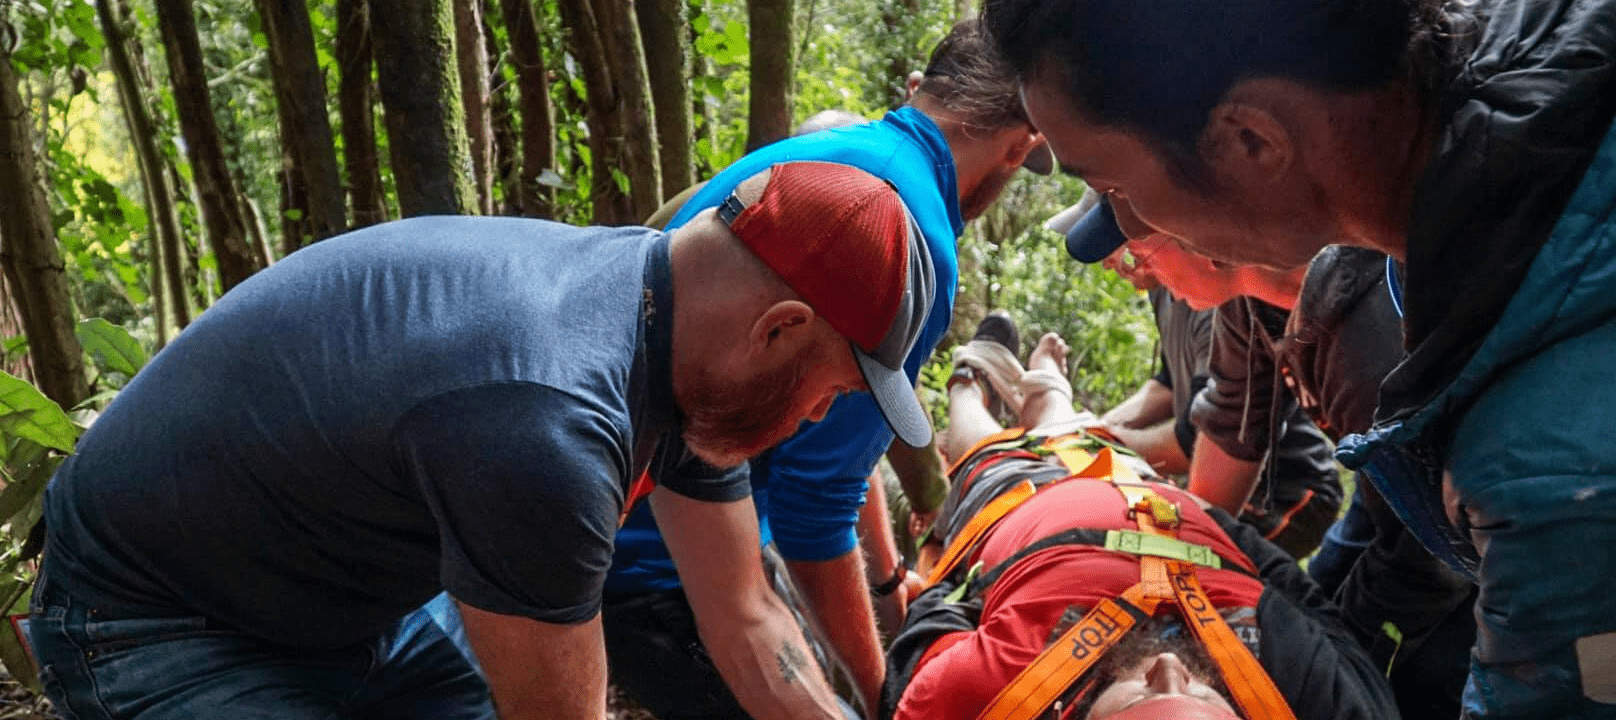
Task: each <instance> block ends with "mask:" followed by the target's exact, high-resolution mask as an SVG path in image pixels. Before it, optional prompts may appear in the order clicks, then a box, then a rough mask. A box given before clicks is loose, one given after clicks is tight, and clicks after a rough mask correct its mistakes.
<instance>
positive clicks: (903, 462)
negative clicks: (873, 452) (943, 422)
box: [887, 434, 948, 515]
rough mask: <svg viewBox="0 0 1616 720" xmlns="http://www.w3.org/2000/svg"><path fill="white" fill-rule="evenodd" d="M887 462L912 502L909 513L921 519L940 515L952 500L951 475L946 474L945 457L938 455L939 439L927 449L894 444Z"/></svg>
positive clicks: (935, 438) (934, 437)
mask: <svg viewBox="0 0 1616 720" xmlns="http://www.w3.org/2000/svg"><path fill="white" fill-rule="evenodd" d="M887 461H888V462H890V463H892V470H893V472H896V473H897V474H898V484H899V485H901V486H903V494H904V496H905V497H908V498H909V509H911V510H913V511H914V512H915V513H917V514H920V515H926V514H930V513H935V512H937V509H938V508H940V507H942V506H943V501H944V500H945V499H947V498H948V475H947V474H945V473H944V472H943V470H944V468H943V456H942V455H940V454H938V453H937V437H936V435H935V434H934V435H933V436H932V441H931V444H929V445H927V446H926V447H923V448H912V447H909V446H908V445H905V444H903V443H901V442H893V443H892V446H891V447H889V448H887Z"/></svg>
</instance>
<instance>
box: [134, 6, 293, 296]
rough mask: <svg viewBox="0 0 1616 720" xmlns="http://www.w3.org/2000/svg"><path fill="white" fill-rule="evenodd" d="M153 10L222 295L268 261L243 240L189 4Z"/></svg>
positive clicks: (233, 186)
mask: <svg viewBox="0 0 1616 720" xmlns="http://www.w3.org/2000/svg"><path fill="white" fill-rule="evenodd" d="M156 6H157V24H158V26H159V27H160V28H161V30H162V34H163V46H164V49H165V50H166V53H165V54H166V55H167V56H168V78H169V82H170V83H171V84H172V85H173V87H174V104H175V106H176V108H177V109H178V111H179V112H178V114H179V124H180V132H181V133H182V134H183V135H184V137H185V153H186V158H187V159H188V160H189V161H190V163H191V171H192V177H193V178H195V183H196V194H197V205H198V207H199V209H200V210H201V211H202V223H203V225H204V226H205V227H206V229H207V233H208V244H209V247H210V248H211V249H212V250H213V256H214V258H215V260H216V261H217V262H218V268H219V284H220V289H221V290H223V291H226V292H228V291H229V290H230V288H233V287H235V286H236V285H237V284H238V283H240V282H241V281H243V280H246V279H247V277H248V276H249V275H252V274H253V273H255V272H257V271H258V270H260V269H262V268H263V267H264V265H265V264H266V263H267V262H268V260H269V259H268V258H260V257H258V256H257V253H256V252H254V251H253V246H252V244H251V242H249V240H248V238H247V223H246V220H245V219H243V218H242V212H241V205H240V203H239V202H238V200H237V198H238V194H237V192H236V183H235V179H234V178H232V177H231V176H230V168H229V167H228V166H227V165H226V164H225V159H224V143H223V140H222V139H221V138H220V136H219V123H218V121H217V120H216V119H215V117H214V115H213V103H212V100H211V98H210V96H209V93H208V78H207V71H206V69H205V67H204V65H203V63H202V44H201V42H200V41H199V40H198V38H197V34H196V16H195V15H194V14H193V13H192V11H191V2H190V0H156Z"/></svg>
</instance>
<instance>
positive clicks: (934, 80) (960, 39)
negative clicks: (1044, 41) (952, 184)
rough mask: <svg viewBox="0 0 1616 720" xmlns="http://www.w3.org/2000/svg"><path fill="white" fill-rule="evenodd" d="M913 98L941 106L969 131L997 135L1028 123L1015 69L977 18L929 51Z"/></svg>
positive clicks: (963, 23)
mask: <svg viewBox="0 0 1616 720" xmlns="http://www.w3.org/2000/svg"><path fill="white" fill-rule="evenodd" d="M916 92H919V93H924V94H926V95H929V96H931V97H933V98H936V99H937V100H939V101H941V102H942V103H943V105H944V106H946V107H947V108H948V109H949V110H952V111H953V112H954V113H956V114H957V119H958V120H959V121H960V122H961V123H963V124H965V125H970V126H972V127H977V128H981V129H985V130H997V129H999V128H1005V127H1011V126H1013V125H1017V124H1021V123H1027V122H1028V121H1027V111H1026V110H1024V109H1023V108H1022V107H1021V91H1020V85H1019V84H1018V83H1017V80H1016V73H1015V70H1014V68H1012V67H1011V66H1010V63H1009V62H1008V61H1006V60H1005V59H1004V57H1003V56H1002V55H1000V54H999V50H998V48H997V47H995V46H994V44H993V42H992V38H991V37H989V36H988V33H987V31H986V30H985V29H984V28H983V26H982V23H981V21H980V20H977V19H975V18H972V19H970V20H962V21H960V22H958V23H956V24H955V25H954V28H953V29H952V30H950V31H949V32H948V35H946V36H944V37H943V39H942V40H941V41H940V42H938V43H937V47H935V48H933V49H932V51H931V59H929V60H928V61H927V62H926V72H925V77H924V78H922V79H921V81H920V87H919V88H918V89H917V90H916Z"/></svg>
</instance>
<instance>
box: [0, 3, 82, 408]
mask: <svg viewBox="0 0 1616 720" xmlns="http://www.w3.org/2000/svg"><path fill="white" fill-rule="evenodd" d="M105 1H106V0H102V2H105ZM0 29H7V28H5V27H4V26H0ZM32 117H33V115H32V113H30V112H28V108H26V107H24V106H23V103H22V95H21V94H20V93H19V91H18V89H17V74H16V73H15V72H14V71H13V69H12V66H11V50H10V45H9V44H7V43H4V42H0V197H3V198H5V199H6V201H5V202H0V266H4V270H5V284H6V289H7V290H8V291H9V292H10V299H11V303H8V304H12V303H14V304H15V306H16V309H17V310H18V312H19V314H21V316H22V327H23V332H25V333H26V334H27V335H28V354H29V356H30V358H31V360H32V363H31V364H32V369H33V374H34V382H35V383H36V384H37V385H39V389H40V391H42V392H44V393H45V396H46V397H48V398H50V399H52V400H55V401H56V403H57V404H59V405H61V406H62V407H64V408H72V407H74V406H77V405H78V404H79V402H81V401H82V400H84V399H85V398H87V397H89V396H90V383H89V379H88V377H87V376H86V375H85V372H84V350H83V349H82V348H81V347H79V341H78V338H77V337H74V335H73V324H74V312H73V300H72V296H71V295H70V294H69V293H68V286H67V272H66V269H65V267H64V266H63V264H62V256H61V252H60V251H59V250H58V249H57V245H56V231H55V229H54V228H53V227H52V226H51V218H50V206H49V205H48V204H47V201H46V199H45V193H44V191H43V189H42V187H43V185H42V184H41V183H40V182H38V181H37V179H36V177H35V164H34V163H35V161H34V143H33V139H32V137H31V136H32V128H30V127H29V125H28V123H29V121H30V118H32Z"/></svg>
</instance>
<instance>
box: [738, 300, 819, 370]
mask: <svg viewBox="0 0 1616 720" xmlns="http://www.w3.org/2000/svg"><path fill="white" fill-rule="evenodd" d="M813 321H814V309H813V308H811V307H808V304H807V303H805V302H802V301H801V300H781V301H780V302H777V303H775V304H773V305H770V306H769V308H768V309H767V310H764V311H763V314H762V315H759V316H758V319H757V321H756V322H753V323H752V330H751V332H750V333H749V334H748V335H747V340H748V342H749V343H750V345H751V351H752V354H753V355H754V356H756V355H759V354H768V353H777V352H782V351H783V352H786V353H789V354H796V353H797V352H800V351H801V349H802V348H803V347H804V346H806V345H807V344H808V343H809V342H810V341H811V340H812V337H810V336H811V335H812V333H811V332H810V330H811V329H812V327H813Z"/></svg>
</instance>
